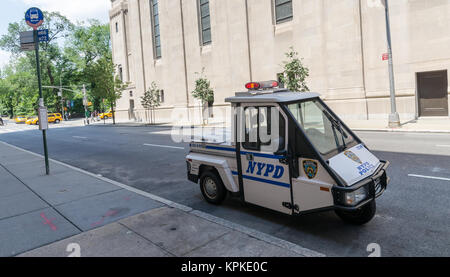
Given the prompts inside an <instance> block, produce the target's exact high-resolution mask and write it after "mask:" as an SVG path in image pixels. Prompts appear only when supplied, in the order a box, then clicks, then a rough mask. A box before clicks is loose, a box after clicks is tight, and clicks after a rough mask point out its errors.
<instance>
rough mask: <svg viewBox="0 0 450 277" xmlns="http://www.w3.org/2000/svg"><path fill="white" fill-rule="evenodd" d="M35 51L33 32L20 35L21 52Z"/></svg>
mask: <svg viewBox="0 0 450 277" xmlns="http://www.w3.org/2000/svg"><path fill="white" fill-rule="evenodd" d="M34 49H35V44H34V36H33V31H28V32H21V33H20V50H22V51H31V50H34Z"/></svg>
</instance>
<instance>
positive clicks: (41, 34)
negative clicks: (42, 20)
mask: <svg viewBox="0 0 450 277" xmlns="http://www.w3.org/2000/svg"><path fill="white" fill-rule="evenodd" d="M38 38H39V41H40V42H43V41H48V40H49V38H48V29H41V30H38Z"/></svg>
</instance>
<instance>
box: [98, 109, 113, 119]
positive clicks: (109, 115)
mask: <svg viewBox="0 0 450 277" xmlns="http://www.w3.org/2000/svg"><path fill="white" fill-rule="evenodd" d="M98 116H99V117H100V119H108V118H112V111H109V112H107V113H101V114H99V115H98Z"/></svg>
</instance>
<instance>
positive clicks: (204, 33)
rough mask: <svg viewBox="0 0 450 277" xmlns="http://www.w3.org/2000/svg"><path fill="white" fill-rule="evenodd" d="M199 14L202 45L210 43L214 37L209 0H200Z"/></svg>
mask: <svg viewBox="0 0 450 277" xmlns="http://www.w3.org/2000/svg"><path fill="white" fill-rule="evenodd" d="M198 14H199V25H200V42H201V44H202V45H206V44H210V43H211V42H212V39H211V17H210V13H209V0H198Z"/></svg>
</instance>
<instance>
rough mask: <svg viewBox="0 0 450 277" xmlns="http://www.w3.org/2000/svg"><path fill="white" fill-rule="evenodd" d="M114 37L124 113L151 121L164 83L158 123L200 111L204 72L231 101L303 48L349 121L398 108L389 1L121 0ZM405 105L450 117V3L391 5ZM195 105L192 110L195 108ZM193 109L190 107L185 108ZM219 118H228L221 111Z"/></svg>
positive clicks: (413, 0)
mask: <svg viewBox="0 0 450 277" xmlns="http://www.w3.org/2000/svg"><path fill="white" fill-rule="evenodd" d="M111 2H112V8H111V10H110V26H111V39H112V47H113V58H114V62H115V64H116V65H117V67H118V71H117V72H118V74H119V75H121V76H122V78H123V80H124V81H127V82H130V87H129V88H128V89H127V90H126V91H124V93H123V95H122V98H121V99H120V100H119V101H118V103H117V117H118V118H119V119H125V120H128V119H136V120H143V121H145V120H146V116H145V111H144V109H143V108H142V105H141V99H140V97H141V96H142V95H143V93H144V91H145V90H146V89H148V88H149V87H150V85H151V83H152V82H155V83H156V84H157V85H158V87H159V88H160V89H162V90H163V92H162V95H161V100H162V105H161V107H159V108H158V109H157V111H156V120H157V121H158V122H170V121H171V120H173V118H172V117H171V114H172V112H173V111H174V110H177V109H178V110H180V111H184V113H186V116H185V117H187V118H193V117H194V115H195V113H196V112H197V110H199V108H198V107H199V101H197V100H195V99H194V98H193V97H192V96H191V92H192V91H193V90H194V85H195V80H196V79H197V78H198V77H199V74H200V73H201V72H202V71H203V75H204V76H205V77H207V78H208V79H209V80H210V81H211V85H212V87H213V88H214V91H215V102H214V112H213V113H212V116H215V120H219V121H220V120H221V115H222V114H224V113H222V112H221V111H223V110H227V109H229V105H228V104H227V103H225V102H224V99H225V98H226V97H228V96H231V95H234V93H235V92H236V91H243V90H244V85H245V83H247V82H249V81H250V80H253V81H262V80H273V79H277V76H278V74H279V73H281V72H282V71H283V70H282V65H283V61H284V60H285V59H286V58H285V56H284V54H285V53H286V52H287V51H288V50H289V48H290V47H293V48H294V49H295V50H296V51H297V52H299V54H300V56H301V57H302V58H303V59H304V60H303V62H304V64H305V65H306V66H307V67H308V68H309V70H310V77H309V78H308V86H309V88H310V89H311V91H314V92H318V93H320V94H321V95H322V98H323V99H324V100H325V101H326V102H327V103H328V104H329V105H330V106H331V107H332V108H333V109H334V110H335V111H336V112H337V113H338V114H339V115H340V116H342V118H344V119H384V118H386V119H387V118H388V115H389V113H390V99H389V74H388V62H387V61H386V60H383V58H382V57H383V54H384V53H386V52H387V50H386V49H387V42H386V25H385V13H384V8H383V6H382V4H381V3H380V0H339V1H336V0H209V1H208V0H112V1H111ZM389 6H390V13H391V16H390V19H391V30H392V45H393V57H394V58H393V59H394V72H395V83H396V100H397V110H398V112H399V114H400V117H401V119H402V121H404V120H408V119H413V118H416V117H424V116H446V117H448V116H449V108H448V107H449V105H450V103H449V96H448V95H449V91H450V89H449V86H448V81H447V80H448V69H449V68H450V20H449V18H450V1H447V0H395V1H390V2H389ZM187 111H189V112H187ZM182 113H183V112H181V114H182ZM217 115H219V116H217Z"/></svg>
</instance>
